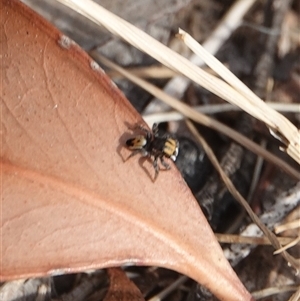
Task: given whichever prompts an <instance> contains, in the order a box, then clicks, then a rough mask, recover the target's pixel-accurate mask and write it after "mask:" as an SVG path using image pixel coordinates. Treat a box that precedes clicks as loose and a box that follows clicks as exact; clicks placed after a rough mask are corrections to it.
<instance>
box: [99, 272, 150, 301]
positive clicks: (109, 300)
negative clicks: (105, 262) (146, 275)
mask: <svg viewBox="0 0 300 301" xmlns="http://www.w3.org/2000/svg"><path fill="white" fill-rule="evenodd" d="M107 273H108V276H109V281H110V283H109V288H108V292H107V294H106V296H105V298H104V300H103V301H126V300H127V301H142V300H145V299H144V297H143V295H142V293H141V292H140V290H139V289H138V288H137V287H136V286H135V284H134V283H133V282H132V281H131V280H130V279H128V277H127V276H126V273H125V272H124V271H123V270H122V269H120V268H110V269H108V270H107Z"/></svg>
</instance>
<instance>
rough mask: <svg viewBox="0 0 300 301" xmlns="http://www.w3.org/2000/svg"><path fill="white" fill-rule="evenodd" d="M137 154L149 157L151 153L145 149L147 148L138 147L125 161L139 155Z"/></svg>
mask: <svg viewBox="0 0 300 301" xmlns="http://www.w3.org/2000/svg"><path fill="white" fill-rule="evenodd" d="M137 154H141V156H142V157H147V156H149V153H148V152H147V151H146V150H145V149H143V148H142V149H136V150H134V151H133V152H132V153H131V154H130V155H129V156H128V157H127V159H126V160H125V161H127V160H128V159H129V158H131V157H133V156H135V155H137Z"/></svg>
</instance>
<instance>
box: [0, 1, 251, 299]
mask: <svg viewBox="0 0 300 301" xmlns="http://www.w3.org/2000/svg"><path fill="white" fill-rule="evenodd" d="M1 16H2V20H1V27H2V28H1V49H2V53H3V54H2V61H1V64H2V66H1V69H2V75H3V78H2V83H3V87H2V89H3V91H2V97H1V178H2V181H1V195H2V200H1V201H2V204H1V206H2V212H1V214H2V216H1V235H2V236H1V262H0V264H1V275H0V278H1V281H3V280H8V279H17V278H21V277H30V276H40V275H43V276H44V275H53V274H57V273H63V272H78V271H83V270H86V269H91V268H104V267H112V266H119V265H122V264H138V265H156V266H162V267H165V268H170V269H174V270H176V271H178V272H181V273H183V274H186V275H188V276H189V277H191V278H193V279H195V280H196V281H198V282H200V283H202V284H204V285H205V286H207V287H208V288H209V289H210V290H211V291H212V292H213V293H214V294H215V295H216V296H218V297H219V298H220V299H221V300H243V301H246V300H251V296H250V294H249V293H248V292H247V291H246V289H245V288H244V287H243V285H242V284H241V283H240V281H239V279H238V278H237V276H236V275H235V273H234V272H233V270H232V269H231V267H230V265H229V264H228V262H227V261H226V259H225V257H224V255H223V252H222V249H221V248H220V246H219V244H218V243H217V241H216V239H215V237H214V234H213V232H212V231H211V229H210V227H209V225H208V224H207V222H206V220H205V218H204V216H203V214H202V212H201V210H200V209H199V206H198V204H197V203H196V201H195V199H194V197H193V195H192V194H191V192H190V190H189V189H188V187H187V186H186V184H185V183H184V181H183V180H182V178H181V176H180V174H179V172H178V171H177V170H176V168H175V166H174V165H172V169H171V170H170V171H168V172H161V173H160V174H159V177H158V179H157V181H156V182H152V181H151V179H150V177H149V174H148V173H150V174H152V175H153V174H154V170H153V167H152V166H151V163H150V162H148V161H146V162H144V163H143V168H142V167H141V161H140V160H139V159H138V158H137V157H135V158H132V159H131V160H129V161H127V162H125V163H124V158H126V157H127V156H128V154H129V153H128V151H127V150H125V149H124V148H122V147H121V146H122V145H123V143H124V139H126V138H128V137H129V136H130V135H132V133H131V132H130V131H129V130H128V127H127V125H128V124H129V125H133V124H135V123H136V122H141V118H140V116H139V115H138V114H137V113H136V111H135V110H134V109H133V108H132V107H131V105H130V104H129V102H128V101H127V100H126V99H125V98H124V96H123V95H122V94H121V93H120V92H119V90H118V89H117V88H116V87H115V86H114V85H113V84H112V82H111V81H110V80H109V78H108V77H107V76H106V75H104V74H103V72H102V70H101V69H100V68H99V67H98V66H97V64H96V63H95V62H93V61H92V60H91V59H90V58H89V57H88V56H87V54H85V53H84V52H83V51H82V50H81V49H80V48H79V47H78V46H77V45H76V44H75V43H73V42H72V41H70V40H69V39H68V38H67V37H65V36H64V35H62V34H61V33H60V32H59V31H57V30H56V29H55V28H53V27H52V26H51V25H49V24H48V23H47V22H45V21H44V20H43V19H41V18H40V17H39V16H37V15H36V14H35V13H33V12H32V11H30V10H29V9H27V8H26V7H24V6H23V5H22V4H21V3H19V2H18V1H8V0H2V1H1ZM124 133H125V134H124Z"/></svg>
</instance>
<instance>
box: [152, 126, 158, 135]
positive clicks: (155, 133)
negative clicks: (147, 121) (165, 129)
mask: <svg viewBox="0 0 300 301" xmlns="http://www.w3.org/2000/svg"><path fill="white" fill-rule="evenodd" d="M152 132H153V135H154V136H155V137H156V136H157V135H158V124H157V123H153V126H152Z"/></svg>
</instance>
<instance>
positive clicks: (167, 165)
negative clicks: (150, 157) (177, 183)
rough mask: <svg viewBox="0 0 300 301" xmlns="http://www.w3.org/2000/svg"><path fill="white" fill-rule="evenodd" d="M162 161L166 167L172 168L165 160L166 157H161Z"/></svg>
mask: <svg viewBox="0 0 300 301" xmlns="http://www.w3.org/2000/svg"><path fill="white" fill-rule="evenodd" d="M160 162H161V164H162V165H163V167H164V168H165V169H170V168H171V167H170V165H169V164H168V163H167V162H165V160H164V157H160Z"/></svg>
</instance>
